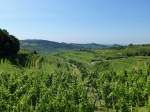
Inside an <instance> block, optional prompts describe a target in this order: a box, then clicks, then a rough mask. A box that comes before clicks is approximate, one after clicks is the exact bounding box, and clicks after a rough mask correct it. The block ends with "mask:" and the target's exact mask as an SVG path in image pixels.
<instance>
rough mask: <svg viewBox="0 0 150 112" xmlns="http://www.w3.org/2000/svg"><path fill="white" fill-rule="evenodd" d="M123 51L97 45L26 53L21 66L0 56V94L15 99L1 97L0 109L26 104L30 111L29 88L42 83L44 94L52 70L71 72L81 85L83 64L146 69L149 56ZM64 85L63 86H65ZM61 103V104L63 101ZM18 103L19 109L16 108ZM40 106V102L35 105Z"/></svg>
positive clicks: (90, 68)
mask: <svg viewBox="0 0 150 112" xmlns="http://www.w3.org/2000/svg"><path fill="white" fill-rule="evenodd" d="M123 52H124V49H121V50H116V49H96V50H87V51H69V52H64V53H60V54H59V53H58V54H54V55H45V56H41V55H33V54H31V55H30V56H28V60H27V62H26V64H25V66H22V67H20V65H13V64H11V62H9V61H8V60H3V59H2V60H1V62H0V76H1V78H0V84H1V87H0V90H1V95H2V96H9V98H13V97H15V99H14V100H11V99H7V98H6V99H5V98H2V99H3V100H2V101H0V105H1V106H0V109H1V108H3V109H5V108H10V110H14V111H19V110H22V109H25V107H30V109H29V108H27V110H26V111H29V110H30V111H33V110H34V108H33V107H32V106H29V104H28V103H27V102H26V101H30V99H31V97H32V92H34V91H35V90H36V89H37V88H36V87H34V86H42V88H43V89H42V88H41V89H40V91H43V92H42V94H44V95H47V94H48V93H45V92H47V90H49V89H50V88H48V87H46V85H45V82H46V81H47V80H48V79H49V77H50V76H51V75H52V74H53V75H54V77H55V78H56V77H57V76H55V75H56V73H58V74H59V75H58V74H57V75H58V77H61V74H64V75H67V73H69V74H72V75H74V76H75V77H74V78H77V82H78V83H79V84H80V86H79V87H84V86H83V85H82V84H84V83H85V81H86V80H87V79H86V80H85V81H81V79H80V74H81V72H82V69H81V68H80V67H82V68H83V67H85V68H86V71H88V72H92V71H95V70H96V68H99V72H105V71H108V70H109V71H115V72H117V73H123V72H124V70H127V71H132V70H138V69H142V70H144V72H145V71H146V67H147V63H148V62H150V57H149V56H131V57H127V56H125V55H124V54H123ZM27 54H28V53H27ZM70 60H75V62H76V63H74V61H73V63H72V61H70ZM83 71H84V70H83ZM72 75H68V76H69V77H72ZM5 79H7V80H5ZM60 80H62V79H59V78H58V79H57V78H56V80H55V81H56V82H55V84H56V83H60V87H62V86H63V82H61V81H60ZM71 80H72V79H71ZM26 81H27V82H26ZM66 81H69V80H66ZM28 83H29V84H33V86H32V85H28ZM37 83H39V84H37ZM67 83H68V84H70V85H72V83H70V82H67ZM67 83H66V84H67ZM15 86H16V87H15ZM53 86H54V89H56V88H57V87H56V85H53ZM72 86H73V85H72ZM10 88H11V89H10ZM62 88H63V87H62ZM26 89H28V90H26ZM65 89H66V88H64V90H65ZM64 90H63V91H64ZM44 91H45V92H44ZM57 91H59V92H60V93H61V92H62V93H64V92H63V91H61V90H57ZM68 91H69V92H71V91H74V90H73V88H72V87H71V88H70V89H69V90H68ZM11 92H12V93H11ZM22 92H23V93H22ZM20 94H21V96H20ZM30 94H31V96H30ZM68 94H71V93H68ZM49 95H51V94H49ZM90 95H91V96H90V97H89V99H90V98H91V97H92V94H90ZM11 96H13V97H11ZM57 97H59V98H61V97H62V96H61V94H60V95H58V96H56V97H55V96H54V97H51V101H53V102H54V103H55V105H60V104H59V103H58V102H56V101H57V100H56V98H57ZM40 98H43V97H42V96H40ZM65 98H66V97H64V100H67V99H68V98H67V99H65ZM48 99H49V98H48ZM91 99H92V98H91ZM68 101H70V102H71V101H72V100H71V99H70V100H69V99H68ZM8 102H9V103H8ZM87 102H88V101H87ZM89 102H93V101H92V100H90V101H89ZM5 103H8V105H7V104H6V105H7V106H6V105H5ZM13 103H14V106H15V108H14V109H12V106H11V104H13ZM43 103H44V102H43ZM57 103H58V104H57ZM61 103H62V104H63V102H61ZM72 103H73V102H72ZM39 104H40V103H39ZM41 104H42V101H41ZM3 105H4V106H3ZM19 105H20V106H19ZM33 105H34V104H33ZM49 105H50V102H49ZM5 106H6V107H5ZM45 106H46V104H45ZM51 106H52V104H51ZM20 107H21V109H19V108H20ZM39 107H40V105H37V109H38V108H39ZM52 107H53V106H52ZM43 108H44V107H43ZM77 108H79V107H77ZM6 110H7V109H6ZM143 110H144V111H145V112H146V109H145V108H144V109H143V108H140V109H139V111H141V112H142V111H143Z"/></svg>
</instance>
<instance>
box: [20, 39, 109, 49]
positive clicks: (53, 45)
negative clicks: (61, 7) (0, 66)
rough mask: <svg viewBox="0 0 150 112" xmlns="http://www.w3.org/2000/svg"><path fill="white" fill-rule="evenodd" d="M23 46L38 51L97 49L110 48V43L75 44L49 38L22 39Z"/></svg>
mask: <svg viewBox="0 0 150 112" xmlns="http://www.w3.org/2000/svg"><path fill="white" fill-rule="evenodd" d="M20 43H21V48H25V49H29V50H32V51H34V50H36V51H38V52H52V51H62V50H73V49H74V50H78V49H91V48H92V49H95V48H108V47H110V46H108V45H101V44H95V43H89V44H75V43H64V42H63V43H59V42H53V41H48V40H34V39H33V40H21V41H20Z"/></svg>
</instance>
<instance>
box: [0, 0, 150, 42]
mask: <svg viewBox="0 0 150 112" xmlns="http://www.w3.org/2000/svg"><path fill="white" fill-rule="evenodd" d="M0 28H2V29H7V30H8V32H10V33H11V34H13V35H15V36H16V37H17V38H19V39H44V40H50V41H57V42H67V43H100V44H129V43H136V44H141V43H150V0H0Z"/></svg>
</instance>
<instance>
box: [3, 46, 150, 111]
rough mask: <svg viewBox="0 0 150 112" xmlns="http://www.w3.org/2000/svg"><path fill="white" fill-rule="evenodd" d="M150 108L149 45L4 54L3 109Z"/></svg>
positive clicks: (99, 109)
mask: <svg viewBox="0 0 150 112" xmlns="http://www.w3.org/2000/svg"><path fill="white" fill-rule="evenodd" d="M94 111H95V112H149V111H150V46H149V45H147V46H146V45H145V46H128V47H126V48H120V49H117V48H105V49H82V50H69V51H65V52H58V53H51V54H34V53H32V52H30V51H27V50H23V49H22V50H20V52H19V54H18V55H17V56H16V57H15V58H0V112H94Z"/></svg>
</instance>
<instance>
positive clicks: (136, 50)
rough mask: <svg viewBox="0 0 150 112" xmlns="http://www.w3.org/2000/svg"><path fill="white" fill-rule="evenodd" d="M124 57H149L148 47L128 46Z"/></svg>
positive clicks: (149, 48)
mask: <svg viewBox="0 0 150 112" xmlns="http://www.w3.org/2000/svg"><path fill="white" fill-rule="evenodd" d="M123 55H126V56H150V45H129V46H128V47H127V48H126V49H125V50H124V51H123Z"/></svg>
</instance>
